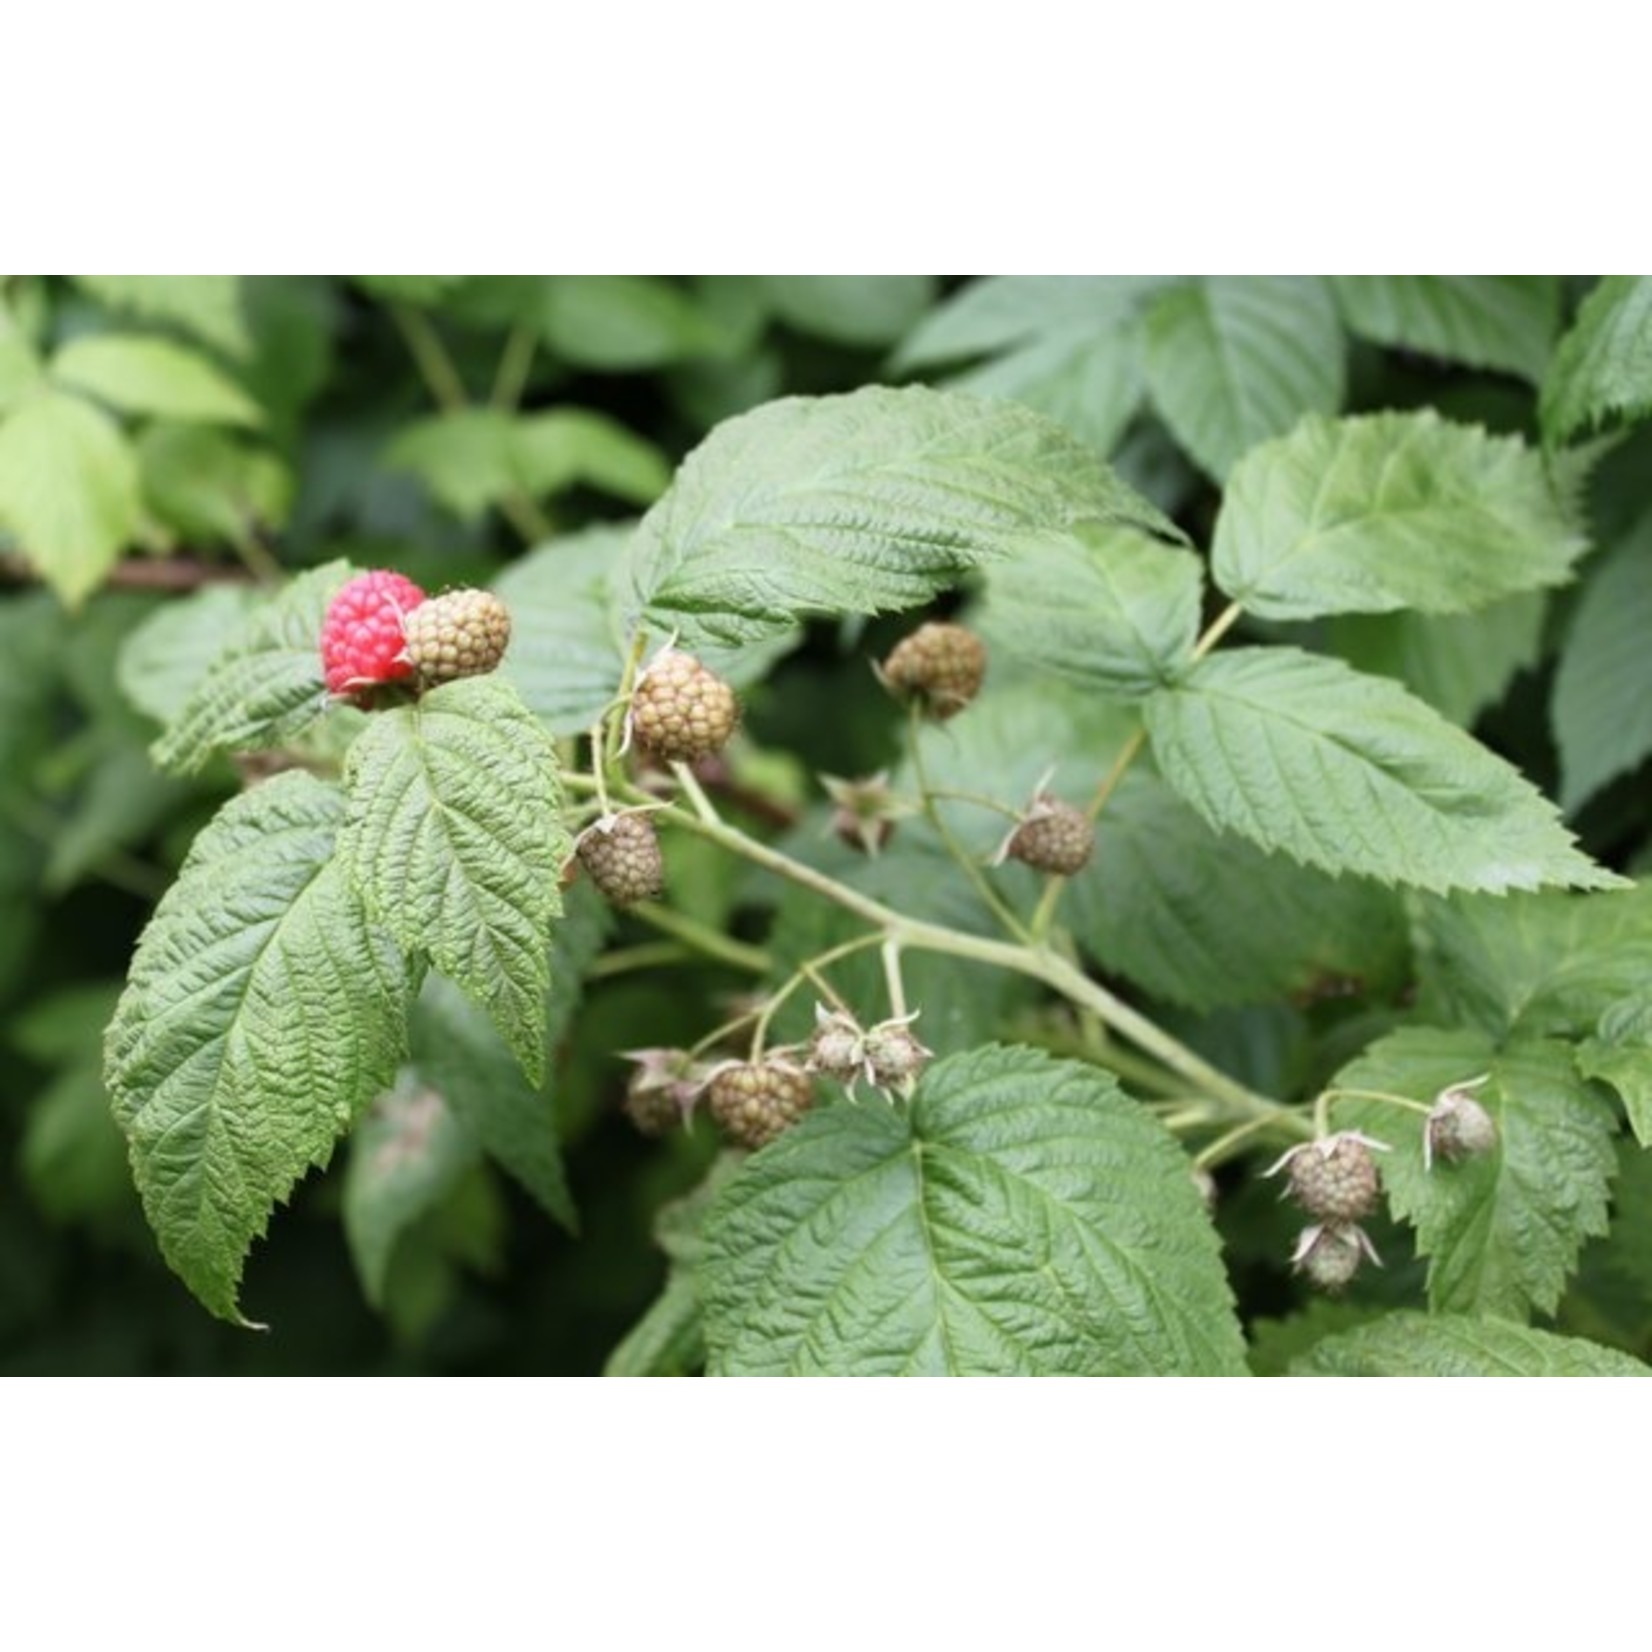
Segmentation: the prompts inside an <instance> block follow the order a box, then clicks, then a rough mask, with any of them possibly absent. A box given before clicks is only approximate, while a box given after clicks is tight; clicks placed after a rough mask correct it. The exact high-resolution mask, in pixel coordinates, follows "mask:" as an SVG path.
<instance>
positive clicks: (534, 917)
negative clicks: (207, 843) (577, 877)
mask: <svg viewBox="0 0 1652 1652" xmlns="http://www.w3.org/2000/svg"><path fill="white" fill-rule="evenodd" d="M344 779H345V785H346V788H347V790H348V792H349V818H348V821H347V823H346V825H345V828H344V832H343V834H342V836H341V839H340V844H339V848H340V853H341V855H342V856H343V858H344V861H345V863H346V864H347V866H348V867H349V871H350V876H351V878H352V880H353V882H354V883H355V886H356V888H357V889H358V890H360V892H361V895H362V898H363V900H364V901H365V902H366V903H367V907H368V910H369V911H370V912H371V913H372V914H373V916H374V917H375V918H376V919H378V921H379V922H381V923H382V924H384V926H385V927H386V928H387V929H388V930H389V931H390V933H391V934H392V935H393V936H395V938H396V939H397V941H398V942H400V944H401V945H402V946H404V947H406V948H407V949H408V951H409V952H412V953H419V954H423V955H424V956H427V957H428V958H429V959H430V960H431V962H432V963H433V964H435V966H436V968H437V969H439V970H440V971H441V972H442V973H443V974H444V975H447V976H450V977H451V978H452V979H453V980H455V981H456V982H458V984H459V985H460V986H461V987H462V988H464V990H465V992H466V993H468V994H469V995H470V997H472V998H473V999H475V1001H476V1002H477V1003H478V1004H480V1005H481V1006H482V1007H483V1008H484V1009H485V1010H487V1012H488V1014H489V1015H490V1016H491V1017H492V1018H493V1020H494V1023H495V1024H496V1025H497V1026H498V1028H499V1030H500V1031H501V1032H502V1033H503V1034H504V1035H505V1039H506V1042H507V1043H509V1045H510V1047H511V1049H512V1050H513V1051H514V1052H515V1054H516V1057H517V1059H518V1060H519V1061H520V1062H521V1063H522V1066H523V1068H524V1069H525V1070H526V1071H527V1072H528V1074H529V1075H530V1077H532V1079H533V1080H534V1082H535V1083H537V1082H538V1081H539V1080H540V1078H541V1077H542V1076H543V1074H544V1070H545V991H546V988H547V986H548V985H549V982H550V943H551V922H552V920H553V919H554V918H555V917H556V915H557V914H558V912H560V910H561V901H560V898H559V896H558V894H557V878H558V874H559V873H560V872H561V869H562V867H563V864H564V863H565V862H566V861H567V859H568V856H569V854H570V853H571V852H572V845H571V843H570V841H569V838H568V834H567V832H566V831H565V830H564V829H563V826H562V823H561V818H560V812H559V811H560V808H561V801H562V799H561V791H560V786H559V782H558V773H557V760H556V748H555V746H554V745H553V744H552V743H551V739H550V736H549V735H547V734H546V733H545V731H544V729H543V728H542V727H541V726H540V724H539V723H538V721H537V720H536V719H535V718H534V716H533V714H532V713H531V712H530V711H529V710H528V708H527V707H526V706H525V705H523V704H522V701H521V698H520V696H519V695H518V694H517V693H516V691H515V690H514V689H512V688H511V687H510V686H509V684H507V683H503V682H500V681H498V680H497V679H495V678H490V677H464V678H460V679H459V680H458V681H457V682H451V683H444V684H443V685H442V686H441V687H440V688H436V689H433V690H431V691H430V692H429V693H428V694H426V695H424V696H423V698H421V699H420V700H419V701H418V702H417V703H416V704H414V705H411V706H402V707H398V708H397V709H395V710H393V711H385V712H381V713H380V714H379V715H377V716H376V717H374V718H373V719H372V720H371V721H370V722H369V723H368V725H367V727H366V729H365V730H364V731H363V732H362V733H361V735H360V736H359V737H358V738H357V739H356V742H355V744H354V745H352V746H351V747H350V751H349V756H348V758H347V759H346V762H345V769H344Z"/></svg>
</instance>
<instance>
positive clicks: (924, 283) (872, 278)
mask: <svg viewBox="0 0 1652 1652" xmlns="http://www.w3.org/2000/svg"><path fill="white" fill-rule="evenodd" d="M762 282H763V292H764V294H765V296H766V297H767V299H768V301H769V304H770V305H771V306H772V307H773V309H774V312H775V314H776V315H778V316H780V317H781V318H782V319H783V320H785V321H787V322H790V323H791V325H792V326H794V327H796V328H798V329H799V330H800V331H802V332H805V333H813V334H815V335H816V336H818V337H820V338H829V339H833V340H835V341H836V342H838V343H840V344H855V345H860V346H861V347H863V348H872V349H875V348H877V347H879V346H881V345H886V344H893V343H894V342H895V341H896V340H897V339H898V338H900V337H901V335H902V334H903V333H905V332H906V331H907V330H908V329H909V328H910V327H911V326H912V324H913V323H914V322H915V321H916V320H917V319H918V317H919V316H921V315H922V314H923V313H924V311H925V310H927V309H928V308H929V306H930V304H931V302H932V301H933V300H934V297H935V278H934V277H933V276H931V275H765V276H764V277H763V278H762Z"/></svg>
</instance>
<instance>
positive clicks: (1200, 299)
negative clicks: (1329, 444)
mask: <svg viewBox="0 0 1652 1652" xmlns="http://www.w3.org/2000/svg"><path fill="white" fill-rule="evenodd" d="M1342 353H1343V346H1342V327H1341V325H1340V324H1339V323H1338V321H1337V313H1336V307H1335V306H1334V305H1333V304H1332V302H1331V294H1330V290H1329V289H1328V288H1327V287H1326V285H1325V283H1324V282H1323V281H1322V280H1321V279H1320V278H1319V277H1318V276H1317V275H1289V276H1278V275H1210V276H1199V277H1197V278H1195V279H1194V280H1193V281H1191V282H1189V283H1188V284H1186V285H1185V286H1178V287H1173V288H1172V289H1171V290H1170V291H1169V292H1167V293H1165V294H1163V295H1162V296H1161V297H1160V298H1158V299H1157V300H1156V301H1155V302H1154V304H1153V307H1152V308H1151V309H1150V310H1149V311H1148V312H1147V383H1148V388H1149V390H1150V391H1151V392H1152V396H1153V401H1154V403H1155V405H1156V406H1157V407H1158V410H1159V412H1160V413H1161V414H1162V415H1163V417H1164V421H1165V423H1166V424H1167V425H1169V426H1170V429H1171V431H1172V433H1173V434H1174V435H1175V437H1176V439H1177V441H1178V442H1180V443H1181V444H1182V446H1183V447H1184V448H1186V449H1187V451H1188V452H1189V453H1190V454H1192V456H1193V457H1194V458H1195V459H1196V460H1197V461H1198V462H1199V464H1200V465H1201V466H1203V467H1204V469H1205V470H1206V471H1208V472H1209V473H1210V475H1212V476H1214V477H1215V478H1216V479H1217V480H1218V481H1220V480H1221V479H1222V478H1223V477H1224V476H1226V475H1227V474H1228V472H1229V471H1230V470H1232V469H1233V467H1234V465H1235V463H1237V461H1238V459H1239V457H1240V455H1241V454H1244V453H1246V452H1248V451H1249V450H1250V449H1251V448H1253V447H1255V446H1256V444H1257V443H1258V442H1265V441H1266V440H1267V439H1268V438H1269V437H1270V436H1282V435H1284V434H1285V432H1286V431H1287V430H1289V429H1290V428H1291V426H1292V425H1294V424H1295V423H1296V422H1297V420H1298V419H1300V418H1301V417H1302V415H1303V414H1304V413H1334V412H1336V410H1337V408H1338V407H1340V406H1341V405H1342V394H1343V388H1344V385H1343V366H1342Z"/></svg>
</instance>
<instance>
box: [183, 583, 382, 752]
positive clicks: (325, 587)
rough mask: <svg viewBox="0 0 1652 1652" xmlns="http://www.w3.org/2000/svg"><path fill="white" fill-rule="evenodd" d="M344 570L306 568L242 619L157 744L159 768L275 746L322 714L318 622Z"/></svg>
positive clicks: (324, 694) (323, 690)
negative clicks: (232, 752) (228, 752)
mask: <svg viewBox="0 0 1652 1652" xmlns="http://www.w3.org/2000/svg"><path fill="white" fill-rule="evenodd" d="M350 572H351V570H350V565H349V564H348V563H347V562H329V563H327V564H326V565H325V566H324V567H321V568H312V569H311V570H310V571H309V572H308V573H306V574H300V575H299V577H298V578H297V579H295V580H293V581H292V583H291V584H289V585H287V586H285V587H283V588H282V590H281V591H280V592H279V594H277V595H276V596H274V597H272V598H271V599H270V600H269V601H268V602H267V603H266V604H265V605H264V606H262V607H261V608H259V609H257V610H256V611H255V612H254V613H253V614H252V615H251V617H250V618H248V619H247V620H245V621H244V622H243V623H242V625H241V627H240V629H239V630H237V631H235V632H234V633H233V634H232V635H231V636H230V639H229V641H228V642H226V643H225V644H224V645H223V647H222V648H221V649H220V650H219V652H218V654H217V656H216V657H215V658H214V659H213V661H212V663H211V665H210V666H209V667H208V668H207V672H206V675H205V676H204V677H202V678H201V679H200V681H199V682H198V683H197V684H196V685H195V688H194V691H193V692H192V693H191V694H190V695H189V698H188V699H187V700H186V701H185V702H184V705H183V707H182V709H181V710H180V711H179V712H178V713H177V714H176V716H175V717H174V718H173V719H172V722H171V723H170V724H169V725H168V727H167V730H166V732H165V733H164V734H163V735H162V736H161V738H160V739H159V740H157V741H156V742H155V745H154V746H153V748H152V752H153V756H154V758H155V761H156V762H157V763H158V764H159V765H160V766H161V767H162V768H163V769H171V770H173V771H174V772H176V773H178V774H193V773H195V772H196V771H197V770H199V769H201V768H203V767H205V765H206V763H207V761H208V759H209V758H211V757H212V756H213V755H214V754H215V753H217V752H221V751H238V750H246V749H251V748H257V747H263V746H279V745H281V744H282V743H283V742H285V741H287V740H290V739H291V738H292V737H293V736H294V735H296V734H298V733H299V732H300V731H301V730H303V729H304V728H306V727H308V725H309V724H311V723H313V722H314V721H315V720H316V719H317V718H318V717H320V716H321V714H322V713H323V712H324V711H326V709H327V707H328V704H329V699H328V694H327V685H326V682H325V680H324V678H323V676H322V671H321V626H322V622H323V620H324V619H325V618H326V614H327V605H328V603H330V602H331V601H332V600H333V597H334V596H335V595H336V594H337V592H338V589H339V587H340V586H341V585H343V584H344V582H345V581H346V580H347V579H348V578H349V577H350Z"/></svg>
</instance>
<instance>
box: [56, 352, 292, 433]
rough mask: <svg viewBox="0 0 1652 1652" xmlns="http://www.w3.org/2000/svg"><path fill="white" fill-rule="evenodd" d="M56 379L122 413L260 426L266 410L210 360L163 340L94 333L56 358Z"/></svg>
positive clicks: (59, 353)
mask: <svg viewBox="0 0 1652 1652" xmlns="http://www.w3.org/2000/svg"><path fill="white" fill-rule="evenodd" d="M49 372H50V374H51V377H52V378H53V379H54V380H55V381H56V382H57V383H58V384H60V385H63V386H65V387H66V388H68V389H70V390H78V391H80V392H81V393H82V394H84V395H89V396H95V397H96V398H97V399H98V400H99V401H101V402H106V403H107V404H108V405H109V406H110V407H112V408H114V409H115V410H116V411H117V412H120V413H136V414H140V415H143V416H145V417H148V418H161V419H192V420H199V421H201V422H202V423H205V424H236V425H259V424H262V423H263V422H264V414H263V410H262V409H261V408H260V407H259V405H258V403H257V402H255V401H254V400H253V399H252V398H251V397H250V396H249V395H248V394H247V393H246V391H244V390H243V389H242V388H241V387H240V386H239V385H238V384H236V383H235V381H234V380H233V379H231V378H228V377H227V376H226V375H225V374H224V373H222V372H220V371H219V369H218V368H216V367H214V366H213V365H212V363H211V362H210V361H208V360H206V359H205V357H203V356H200V355H198V354H197V353H196V352H195V351H193V350H190V349H186V348H185V347H184V346H183V345H181V344H173V343H171V342H169V341H168V340H166V339H163V338H134V337H130V336H128V335H125V334H121V333H95V334H92V335H91V336H89V337H86V338H77V339H71V340H70V342H69V343H67V344H65V345H64V346H63V348H62V349H61V350H59V351H58V352H57V354H56V355H55V356H53V357H52V361H51V366H50V368H49Z"/></svg>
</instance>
